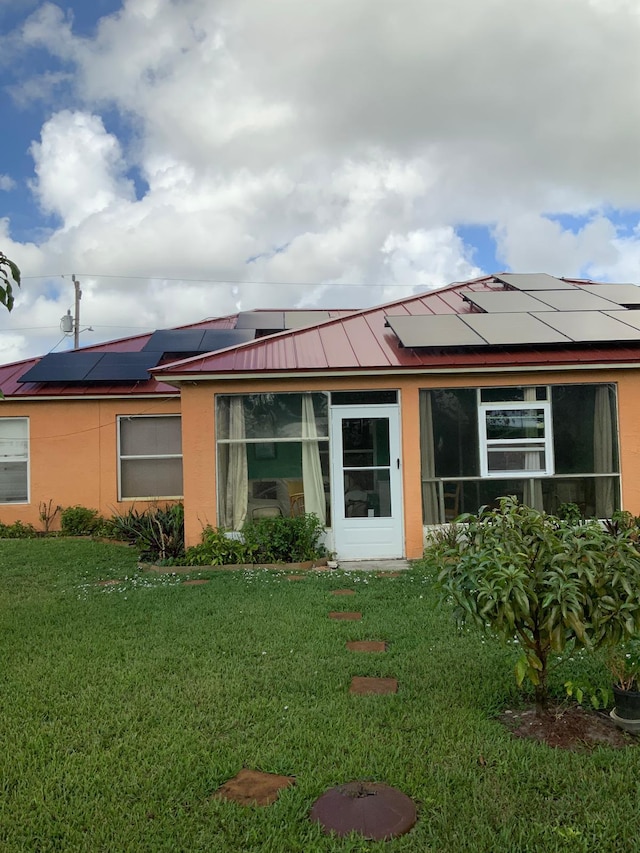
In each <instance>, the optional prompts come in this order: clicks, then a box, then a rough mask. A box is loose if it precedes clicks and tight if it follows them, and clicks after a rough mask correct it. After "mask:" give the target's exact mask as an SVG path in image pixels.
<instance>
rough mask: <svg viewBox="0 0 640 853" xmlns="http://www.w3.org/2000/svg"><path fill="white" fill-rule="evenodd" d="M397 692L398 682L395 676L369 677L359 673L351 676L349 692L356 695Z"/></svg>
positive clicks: (378, 694)
mask: <svg viewBox="0 0 640 853" xmlns="http://www.w3.org/2000/svg"><path fill="white" fill-rule="evenodd" d="M397 692H398V682H397V681H396V679H395V678H369V677H365V676H360V675H354V676H353V678H352V679H351V687H350V688H349V693H354V694H356V695H357V696H383V695H385V694H387V693H397Z"/></svg>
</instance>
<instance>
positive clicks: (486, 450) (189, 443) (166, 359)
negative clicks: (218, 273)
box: [0, 273, 640, 560]
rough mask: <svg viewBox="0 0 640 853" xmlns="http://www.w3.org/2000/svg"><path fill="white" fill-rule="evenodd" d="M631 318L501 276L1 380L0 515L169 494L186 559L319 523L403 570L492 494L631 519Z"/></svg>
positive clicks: (570, 286)
mask: <svg viewBox="0 0 640 853" xmlns="http://www.w3.org/2000/svg"><path fill="white" fill-rule="evenodd" d="M638 309H640V288H638V287H636V286H635V285H631V284H603V283H594V282H590V281H584V280H577V279H561V278H554V277H552V276H548V275H545V274H511V273H506V274H502V273H500V274H496V275H492V276H485V277H482V278H479V279H476V280H473V281H470V282H465V283H456V284H453V285H450V286H449V287H447V288H444V289H441V290H438V291H430V292H428V293H425V294H421V295H418V296H411V297H405V298H402V299H399V300H397V301H395V302H392V303H389V304H387V305H382V306H378V307H375V308H370V309H364V310H357V311H351V312H345V311H335V312H271V311H255V312H244V313H240V314H239V315H235V316H233V317H226V318H220V319H217V320H209V321H204V322H203V323H200V324H195V325H194V326H190V327H186V328H184V329H180V330H163V331H159V332H155V333H154V334H153V335H145V336H139V337H136V338H129V339H126V340H124V341H117V342H114V343H111V344H103V345H100V346H98V347H88V348H86V349H83V350H80V351H77V352H75V353H63V354H60V355H59V356H58V358H52V356H45V357H44V358H43V359H42V360H40V361H37V360H31V361H28V362H22V363H20V364H13V365H7V366H5V367H2V368H0V387H1V388H2V389H3V391H4V393H5V398H6V399H5V401H4V402H3V403H2V405H1V407H0V441H1V442H2V446H3V448H4V449H3V451H2V453H3V457H4V463H3V465H2V469H1V474H0V477H1V479H0V501H1V502H2V506H0V520H2V521H5V522H9V521H13V520H16V519H21V520H23V521H31V522H32V523H37V519H38V505H39V503H40V502H41V501H47V500H48V499H52V500H53V501H54V502H55V503H59V504H63V505H71V504H82V505H85V506H91V507H95V508H97V509H99V510H100V511H101V512H104V513H106V514H110V513H112V512H114V511H117V510H122V509H126V508H127V507H128V506H130V505H131V504H132V503H133V502H135V504H136V506H140V505H142V506H144V505H145V502H147V501H150V500H154V499H160V500H172V499H176V498H183V500H184V506H185V535H186V540H187V544H195V543H197V542H198V541H199V540H200V535H201V531H202V528H203V526H204V525H206V524H213V525H219V526H224V527H229V528H233V529H238V528H239V527H241V525H242V524H243V522H244V520H245V519H247V518H249V519H255V518H260V517H264V516H268V515H289V514H296V513H299V512H303V511H306V512H315V513H316V514H317V515H318V516H319V517H320V518H321V519H322V520H323V522H324V524H325V526H326V528H327V542H328V544H329V547H330V548H331V549H332V550H335V551H336V553H337V554H338V557H339V558H341V559H343V560H346V559H349V558H352V559H359V558H367V557H370V558H373V557H380V558H382V557H399V556H407V557H410V558H412V557H417V556H419V555H420V554H421V553H422V548H423V541H424V532H425V529H426V528H428V527H430V526H431V525H436V524H441V523H443V522H445V521H448V520H450V519H451V518H453V517H455V515H457V514H458V513H459V512H473V511H476V510H477V509H478V508H479V507H480V506H482V505H485V504H491V503H493V502H494V501H495V500H496V499H497V498H498V497H499V496H501V495H504V494H515V495H517V496H518V497H519V498H520V499H521V500H522V501H524V502H526V503H528V504H530V505H533V506H535V507H539V508H540V509H545V510H547V511H551V512H553V511H555V510H557V509H558V507H559V506H560V505H562V504H566V503H575V504H577V505H578V506H579V508H580V510H581V511H582V513H583V514H584V515H585V516H597V517H609V516H611V514H612V513H613V512H614V511H615V510H616V509H619V508H624V509H628V510H630V511H631V512H633V513H634V514H640V395H639V394H638V391H637V389H638V387H639V381H640V372H639V366H638V365H639V363H640V310H638ZM223 331H224V332H226V335H223V334H222V332H223ZM196 338H197V340H196ZM100 354H102V355H100ZM105 360H106V361H105ZM145 377H150V378H145Z"/></svg>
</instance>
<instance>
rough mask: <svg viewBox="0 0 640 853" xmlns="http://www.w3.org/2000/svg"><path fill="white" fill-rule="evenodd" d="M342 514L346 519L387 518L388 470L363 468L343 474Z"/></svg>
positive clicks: (389, 490)
mask: <svg viewBox="0 0 640 853" xmlns="http://www.w3.org/2000/svg"><path fill="white" fill-rule="evenodd" d="M343 482H344V514H345V516H346V517H347V518H389V517H390V516H391V483H390V476H389V469H388V468H385V469H377V468H365V469H360V470H350V471H345V472H344V481H343Z"/></svg>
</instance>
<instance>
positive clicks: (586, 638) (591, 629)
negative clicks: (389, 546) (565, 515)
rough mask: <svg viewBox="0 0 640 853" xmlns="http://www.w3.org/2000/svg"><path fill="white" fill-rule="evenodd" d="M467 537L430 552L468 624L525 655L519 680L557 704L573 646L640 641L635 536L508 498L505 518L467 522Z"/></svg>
mask: <svg viewBox="0 0 640 853" xmlns="http://www.w3.org/2000/svg"><path fill="white" fill-rule="evenodd" d="M459 521H461V522H465V523H466V531H465V536H464V537H461V538H460V540H459V541H458V542H456V543H455V544H450V543H447V542H443V543H442V544H441V545H436V546H434V547H433V548H431V549H429V550H428V551H427V556H432V557H434V558H437V559H439V561H441V567H440V571H439V575H438V580H439V583H440V584H441V587H442V590H443V592H444V594H445V596H446V597H447V598H449V599H452V600H453V601H454V603H455V606H456V611H457V615H458V617H459V619H460V621H461V622H473V623H475V624H477V625H478V626H479V627H480V628H482V629H484V630H486V631H490V632H492V633H494V634H496V635H497V636H499V637H501V638H502V639H505V640H512V639H514V638H515V641H516V643H517V644H518V645H519V646H520V649H521V651H522V655H521V657H520V659H519V660H518V662H517V664H516V679H517V682H518V685H522V683H523V681H524V679H525V678H528V679H529V681H530V682H531V683H532V684H533V685H534V688H535V694H536V705H537V707H538V709H539V710H542V709H543V708H544V707H545V706H546V704H547V700H548V693H547V675H548V660H549V655H550V654H552V653H553V654H560V653H561V652H562V651H563V650H564V649H565V647H566V646H567V644H569V643H571V644H575V645H576V646H584V647H586V648H599V647H614V646H616V645H618V644H619V643H621V642H622V641H624V640H625V639H627V638H629V637H633V636H634V635H637V634H638V632H640V597H639V596H638V589H640V553H639V552H638V550H637V549H636V546H635V543H634V541H633V535H634V531H633V529H626V530H621V531H618V532H617V533H616V535H611V533H609V532H607V531H606V530H604V529H603V528H602V527H601V525H600V524H599V523H598V522H597V521H593V522H585V523H583V524H582V525H580V526H578V527H576V526H574V524H573V523H572V522H571V521H569V522H565V521H562V520H561V519H559V518H557V517H554V516H549V515H546V514H545V513H541V512H538V511H537V510H534V509H531V508H530V507H527V506H522V505H519V504H518V501H517V500H516V499H515V498H513V497H509V498H501V499H500V506H499V509H495V510H491V511H484V512H481V513H480V515H478V516H473V515H466V516H461V517H460V519H459Z"/></svg>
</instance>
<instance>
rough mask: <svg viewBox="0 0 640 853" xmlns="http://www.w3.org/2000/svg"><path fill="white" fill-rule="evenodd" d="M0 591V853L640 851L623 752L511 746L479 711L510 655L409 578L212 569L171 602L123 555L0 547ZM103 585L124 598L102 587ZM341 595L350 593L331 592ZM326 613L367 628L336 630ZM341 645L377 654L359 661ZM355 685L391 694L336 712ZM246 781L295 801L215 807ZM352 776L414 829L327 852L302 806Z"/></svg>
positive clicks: (500, 700) (105, 548)
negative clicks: (393, 789) (287, 782)
mask: <svg viewBox="0 0 640 853" xmlns="http://www.w3.org/2000/svg"><path fill="white" fill-rule="evenodd" d="M336 574H337V577H336ZM195 576H197V572H196V571H194V577H195ZM0 578H1V580H0V613H1V614H2V616H1V625H0V637H1V643H2V647H1V649H0V660H1V661H2V663H1V670H0V688H1V690H0V726H1V740H2V749H1V750H0V786H1V787H0V849H1V850H2V851H43V853H44V851H65V853H66V851H87V853H96V851H108V852H109V853H112V851H171V853H174V851H200V850H202V851H214V853H225V852H226V851H229V853H238V851H273V853H284V851H296V853H301V852H302V851H303V853H308V852H309V851H311V853H313V851H365V850H366V851H377V850H385V851H420V853H422V851H438V853H440V852H441V851H448V852H449V851H451V853H457V851H467V850H468V851H487V853H498V852H499V851H513V853H525V851H536V853H539V851H556V850H557V851H564V850H567V851H592V850H598V851H600V852H601V853H603V851H623V850H631V849H634V847H635V846H636V844H637V842H636V839H637V802H638V793H639V792H638V779H640V751H638V750H637V749H633V748H628V749H625V750H621V751H614V750H610V749H606V748H599V749H597V750H595V751H594V752H592V753H582V754H576V753H567V752H560V751H554V750H551V749H549V748H547V747H545V746H542V745H539V744H535V743H532V742H526V741H519V740H515V739H512V738H511V736H510V735H509V734H508V733H507V732H506V731H505V730H504V729H503V727H502V726H501V725H500V723H498V722H497V721H496V720H495V719H494V715H495V714H496V712H497V711H498V710H499V709H500V708H501V707H503V706H504V704H505V703H508V702H514V700H515V691H514V687H513V679H512V665H513V653H512V652H511V651H510V650H509V649H504V648H502V647H500V646H499V645H497V644H495V643H492V642H489V641H483V640H482V639H481V638H480V637H479V636H478V635H476V634H475V633H473V632H468V633H465V634H458V633H457V632H456V630H455V628H454V626H453V624H452V622H451V618H450V615H449V613H448V612H447V610H446V608H443V607H442V606H441V605H439V604H438V602H437V598H436V597H435V595H434V593H433V590H432V587H431V583H430V578H429V574H428V572H427V571H426V570H424V569H420V568H415V569H414V570H412V571H411V572H408V573H406V574H404V575H403V576H401V577H399V578H395V579H391V578H377V577H373V576H365V575H357V576H354V577H352V578H349V577H347V576H343V575H341V574H340V573H334V574H330V573H318V574H313V573H312V574H309V576H308V577H307V578H305V580H303V581H299V582H290V581H287V580H285V578H284V573H276V572H267V571H257V572H252V573H245V572H229V573H226V572H219V573H215V574H213V575H212V576H211V580H210V582H209V583H208V584H206V585H203V586H184V585H182V584H181V583H180V582H179V581H181V580H183V579H184V577H181V578H180V579H175V578H171V577H170V576H164V575H161V576H154V575H141V574H140V573H138V572H137V570H136V564H135V556H134V554H133V553H132V552H131V551H129V550H128V549H126V548H122V547H119V546H115V545H109V544H105V543H94V542H90V541H65V540H59V539H44V540H30V541H27V540H22V541H0ZM108 579H118V580H120V581H121V583H119V584H117V585H114V586H98V584H97V581H99V580H108ZM348 585H353V587H354V588H355V589H356V590H357V595H356V596H345V597H337V596H331V595H330V590H331V589H334V588H338V587H344V586H348ZM339 609H345V610H355V609H358V610H361V611H362V612H363V614H364V617H363V620H362V621H361V622H341V623H336V622H331V621H330V620H329V619H328V618H327V613H328V612H329V611H330V610H339ZM352 639H376V640H386V641H388V642H389V644H390V646H389V650H388V651H387V652H386V653H385V654H372V655H362V654H360V655H359V654H354V653H351V652H348V651H347V650H346V649H345V646H344V644H345V642H346V640H352ZM571 674H575V673H573V672H572V673H571ZM353 675H379V676H393V677H396V678H397V679H398V681H399V692H398V694H397V695H395V696H374V697H355V696H351V695H349V693H348V688H349V683H350V680H351V677H352V676H353ZM565 677H569V673H567V672H565V673H564V675H563V672H562V671H560V673H558V675H557V676H556V684H557V685H561V684H562V680H563V678H565ZM481 756H482V759H481V760H479V759H480V757H481ZM243 765H247V766H249V767H253V768H258V769H261V770H265V771H269V772H274V773H281V774H286V775H295V776H296V785H295V786H294V787H292V788H289V789H287V790H286V791H284V792H283V793H282V794H281V795H280V798H279V800H278V801H277V802H276V803H275V804H274V805H273V806H270V807H267V808H258V807H255V808H243V807H240V806H236V805H234V804H230V803H225V802H221V801H218V800H211V799H210V795H211V793H212V792H213V791H215V789H216V788H218V787H219V786H220V785H221V784H222V783H223V782H224V781H226V780H227V779H228V778H229V777H231V776H233V775H235V773H237V771H238V770H239V769H240V768H241V767H242V766H243ZM352 779H374V780H376V781H384V782H387V783H388V784H391V785H394V786H397V787H398V788H400V789H401V790H402V791H404V792H405V793H406V794H408V795H409V796H410V797H412V798H413V799H414V800H415V801H416V802H417V803H418V808H419V820H418V823H417V825H416V827H415V828H414V829H413V830H412V831H411V832H410V833H409V834H408V835H406V836H404V837H402V838H399V839H396V840H394V841H392V842H388V843H382V842H380V843H377V844H376V843H372V842H367V841H364V840H362V839H361V838H358V837H352V838H349V839H337V838H330V837H327V836H324V835H322V833H321V832H320V830H319V828H318V827H316V826H314V825H312V824H311V823H310V822H309V821H308V813H309V810H310V808H311V805H312V803H313V802H314V800H315V799H316V798H317V797H318V796H319V795H320V794H322V793H323V792H324V791H325V790H326V789H327V788H329V787H331V786H333V785H336V784H339V783H341V782H346V781H349V780H352Z"/></svg>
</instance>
